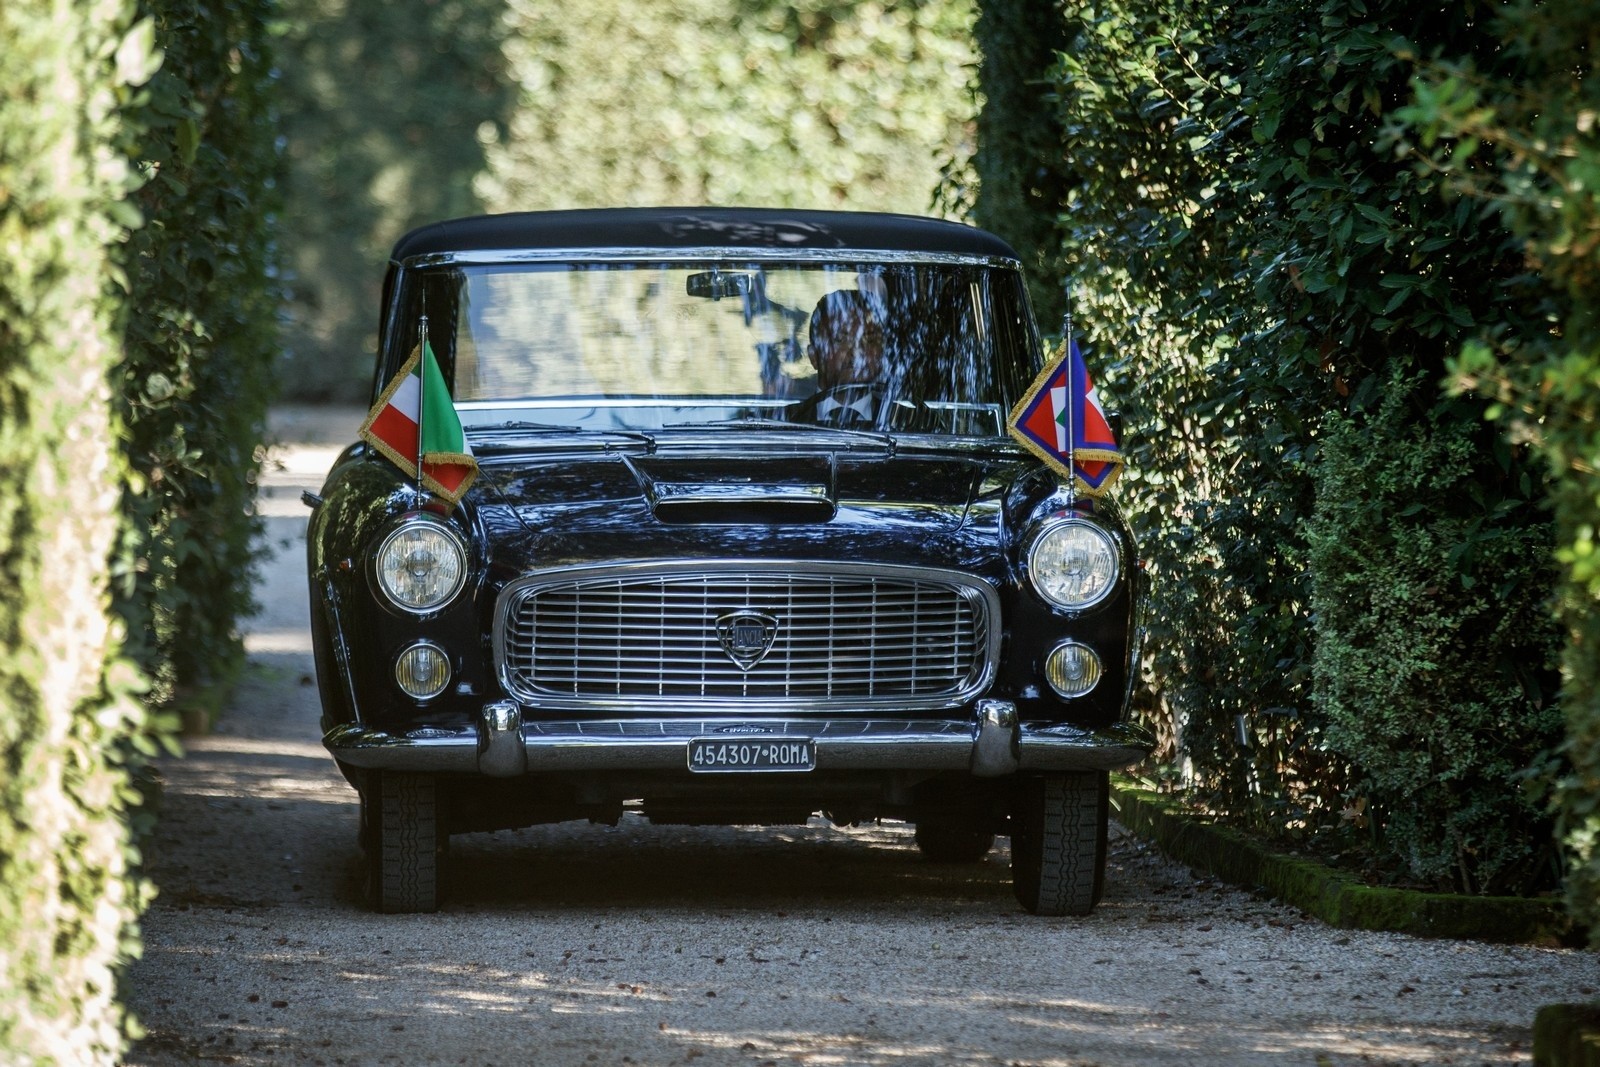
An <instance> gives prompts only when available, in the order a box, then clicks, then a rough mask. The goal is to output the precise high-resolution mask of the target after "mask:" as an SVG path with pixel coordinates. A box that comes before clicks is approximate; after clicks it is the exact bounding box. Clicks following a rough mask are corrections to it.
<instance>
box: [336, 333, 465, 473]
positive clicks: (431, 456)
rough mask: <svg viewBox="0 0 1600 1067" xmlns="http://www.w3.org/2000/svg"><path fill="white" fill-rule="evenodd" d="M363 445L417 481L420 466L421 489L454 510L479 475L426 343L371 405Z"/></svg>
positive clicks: (442, 379) (363, 431)
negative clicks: (450, 504)
mask: <svg viewBox="0 0 1600 1067" xmlns="http://www.w3.org/2000/svg"><path fill="white" fill-rule="evenodd" d="M419 425H420V427H421V433H420V434H419V433H418V426H419ZM361 439H362V440H363V441H365V442H367V444H369V445H371V446H372V447H373V448H375V449H377V451H378V452H380V453H381V454H382V455H383V456H384V457H385V458H386V459H388V460H389V461H390V462H391V463H393V464H394V465H395V466H397V467H399V468H400V469H401V470H403V471H405V472H406V473H408V474H411V475H415V474H416V473H417V468H418V466H419V464H420V466H421V468H422V477H421V482H422V486H421V487H422V488H424V489H426V490H428V491H429V492H432V493H437V494H438V495H439V496H442V497H444V498H445V499H446V500H448V501H449V502H450V503H452V504H455V503H458V502H459V501H460V500H461V496H462V494H463V493H465V492H466V491H467V487H468V486H469V485H471V484H472V479H473V478H475V477H477V475H478V461H477V460H476V459H474V458H473V457H472V446H471V445H469V444H467V439H466V436H465V435H464V434H463V433H462V432H461V416H459V415H457V414H456V406H455V403H454V401H452V400H451V399H450V388H449V386H447V385H446V384H445V380H444V375H443V374H442V373H441V372H440V370H439V362H438V360H436V359H435V358H434V355H433V346H432V345H430V344H429V343H428V342H427V341H426V340H424V341H423V342H422V343H421V344H420V345H418V346H417V347H416V348H415V349H413V350H412V352H411V356H410V358H409V359H407V360H406V361H405V364H404V365H403V366H401V368H400V371H399V373H398V374H396V375H395V376H394V378H393V379H392V380H391V381H390V382H389V384H388V385H387V386H385V387H384V390H383V394H382V395H381V396H379V397H378V402H377V403H376V404H374V405H372V410H371V411H369V412H368V413H367V421H365V422H363V423H362V424H361Z"/></svg>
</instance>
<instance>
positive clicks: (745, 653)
mask: <svg viewBox="0 0 1600 1067" xmlns="http://www.w3.org/2000/svg"><path fill="white" fill-rule="evenodd" d="M777 637H778V620H777V619H774V618H773V617H772V616H771V615H763V614H761V613H760V612H758V611H735V612H730V613H729V614H727V615H724V616H722V617H721V618H720V619H718V620H717V641H718V642H719V643H720V644H721V645H722V651H724V652H726V653H727V654H728V658H729V659H731V660H733V662H734V663H735V664H737V665H738V667H739V669H740V670H741V671H747V670H749V669H750V668H751V667H754V666H755V665H756V664H757V663H760V662H761V661H762V660H763V659H764V658H766V655H767V653H768V652H771V651H772V642H773V641H775V640H777Z"/></svg>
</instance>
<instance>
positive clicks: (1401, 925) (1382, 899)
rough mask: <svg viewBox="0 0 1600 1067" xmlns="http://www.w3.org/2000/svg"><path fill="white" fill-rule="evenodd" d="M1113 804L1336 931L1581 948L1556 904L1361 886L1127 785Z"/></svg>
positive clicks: (1198, 858)
mask: <svg viewBox="0 0 1600 1067" xmlns="http://www.w3.org/2000/svg"><path fill="white" fill-rule="evenodd" d="M1112 799H1113V801H1114V803H1115V805H1116V808H1117V819H1118V821H1119V822H1121V823H1122V825H1124V826H1126V827H1127V828H1128V829H1129V830H1131V831H1133V832H1134V833H1136V834H1138V835H1139V836H1140V837H1143V838H1145V839H1147V840H1149V841H1151V842H1153V843H1154V844H1156V845H1157V846H1158V847H1159V848H1160V849H1161V851H1163V852H1165V853H1166V854H1167V855H1168V856H1170V857H1172V858H1173V859H1175V860H1177V861H1179V862H1180V863H1184V864H1187V865H1188V866H1190V867H1192V868H1195V869H1196V870H1200V871H1203V872H1205V873H1206V874H1210V875H1213V876H1215V877H1218V878H1221V879H1222V880H1223V881H1226V882H1231V883H1233V884H1234V885H1238V886H1242V887H1244V888H1248V889H1259V890H1262V891H1264V892H1266V893H1267V894H1269V895H1271V896H1272V897H1274V898H1275V899H1277V900H1281V901H1282V902H1283V903H1285V904H1288V905H1290V906H1292V907H1296V908H1299V909H1300V910H1301V911H1303V912H1305V913H1306V914H1308V915H1311V916H1314V917H1315V918H1318V919H1321V920H1322V921H1323V922H1325V923H1328V924H1329V925H1330V926H1338V927H1341V928H1344V929H1354V930H1391V931H1395V932H1397V933H1405V934H1413V935H1415V936H1418V937H1453V938H1464V939H1469V940H1474V941H1493V942H1499V943H1509V944H1534V945H1557V944H1575V943H1580V942H1581V940H1582V939H1581V936H1580V932H1579V931H1578V930H1576V929H1575V927H1574V925H1573V922H1572V920H1571V919H1570V918H1569V917H1568V916H1567V914H1566V912H1565V911H1564V910H1563V909H1562V907H1561V905H1560V903H1559V902H1558V901H1555V900H1531V899H1525V898H1522V897H1474V896H1465V895H1459V894H1453V893H1424V892H1420V891H1418V890H1414V889H1390V888H1385V887H1381V886H1368V885H1363V884H1361V882H1359V881H1358V880H1356V879H1355V878H1353V877H1351V876H1350V875H1348V874H1345V873H1344V872H1342V871H1337V870H1333V869H1331V868H1329V867H1326V866H1324V865H1322V864H1320V863H1316V862H1314V861H1311V860H1305V859H1297V858H1295V857H1293V856H1285V855H1282V854H1281V853H1276V852H1272V851H1271V850H1269V849H1268V848H1266V847H1265V846H1264V845H1262V844H1261V843H1260V842H1258V841H1256V840H1255V839H1254V838H1252V837H1250V836H1249V835H1247V834H1245V833H1242V832H1240V831H1238V830H1235V829H1233V828H1231V827H1228V826H1223V825H1220V824H1218V823H1216V822H1213V821H1211V820H1209V819H1207V818H1206V817H1204V816H1200V815H1195V814H1193V813H1191V812H1187V811H1184V810H1183V809H1182V808H1181V807H1180V806H1179V805H1178V803H1177V802H1176V801H1174V800H1173V799H1172V798H1170V797H1166V796H1163V795H1161V794H1159V793H1153V792H1151V791H1149V790H1145V789H1138V788H1136V787H1134V786H1132V785H1129V784H1128V783H1127V782H1126V781H1122V780H1118V779H1115V778H1114V779H1113V780H1112Z"/></svg>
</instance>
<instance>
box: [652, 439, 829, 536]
mask: <svg viewBox="0 0 1600 1067" xmlns="http://www.w3.org/2000/svg"><path fill="white" fill-rule="evenodd" d="M633 467H634V470H635V472H636V473H637V474H638V476H639V478H640V480H641V481H642V482H644V483H645V484H644V490H645V496H646V498H647V499H648V500H649V502H650V509H651V510H652V511H653V512H655V516H656V518H657V519H659V520H661V521H662V522H664V523H668V524H669V525H674V526H730V525H737V524H741V523H755V524H761V525H802V524H810V523H820V522H827V521H828V520H830V519H832V518H833V515H834V511H835V510H836V508H835V496H834V471H833V463H832V461H831V460H830V459H829V458H827V457H815V456H805V457H799V456H788V457H785V458H784V459H783V460H781V461H771V460H765V461H763V460H751V459H741V460H737V461H733V460H721V461H711V462H706V461H695V460H690V461H682V460H662V459H660V458H655V459H654V460H653V461H635V462H634V464H633Z"/></svg>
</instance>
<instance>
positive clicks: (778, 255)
mask: <svg viewBox="0 0 1600 1067" xmlns="http://www.w3.org/2000/svg"><path fill="white" fill-rule="evenodd" d="M629 261H632V262H637V263H679V262H681V263H684V264H686V265H692V264H695V263H697V262H705V261H715V262H717V263H807V262H809V263H908V264H919V263H925V264H928V265H930V266H945V265H957V266H961V265H964V266H973V267H1001V268H1011V269H1017V270H1020V269H1021V267H1022V264H1021V263H1020V262H1019V261H1018V260H1015V259H1011V258H1009V257H1006V256H977V255H972V254H970V253H963V252H907V251H904V250H900V249H883V248H763V247H760V246H748V247H747V246H743V245H705V246H702V247H698V248H660V247H653V248H652V247H639V248H594V247H588V248H494V249H489V248H484V249H462V250H461V251H458V252H430V253H428V254H426V255H421V256H412V257H410V258H409V259H406V260H403V261H401V262H399V263H397V264H395V265H396V266H399V267H402V268H404V269H406V270H417V269H425V268H428V267H442V266H453V265H462V264H464V265H467V266H496V265H499V264H507V265H510V264H521V263H561V262H566V263H616V262H629ZM390 262H394V261H393V260H391V261H390Z"/></svg>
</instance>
